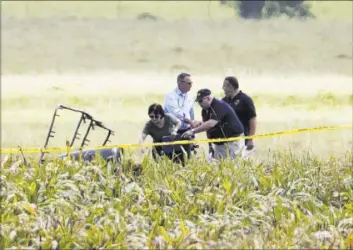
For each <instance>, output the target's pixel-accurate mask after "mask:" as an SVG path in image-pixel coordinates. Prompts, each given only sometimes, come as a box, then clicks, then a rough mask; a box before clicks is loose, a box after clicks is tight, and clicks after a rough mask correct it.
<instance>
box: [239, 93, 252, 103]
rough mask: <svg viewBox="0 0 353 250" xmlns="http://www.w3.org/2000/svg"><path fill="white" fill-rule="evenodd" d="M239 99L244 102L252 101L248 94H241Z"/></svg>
mask: <svg viewBox="0 0 353 250" xmlns="http://www.w3.org/2000/svg"><path fill="white" fill-rule="evenodd" d="M240 98H241V99H243V100H245V101H252V98H251V97H250V95H248V94H246V93H244V92H241V95H240Z"/></svg>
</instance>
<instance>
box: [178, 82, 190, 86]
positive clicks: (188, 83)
mask: <svg viewBox="0 0 353 250" xmlns="http://www.w3.org/2000/svg"><path fill="white" fill-rule="evenodd" d="M181 82H183V83H186V84H187V85H189V86H191V84H192V82H186V81H181Z"/></svg>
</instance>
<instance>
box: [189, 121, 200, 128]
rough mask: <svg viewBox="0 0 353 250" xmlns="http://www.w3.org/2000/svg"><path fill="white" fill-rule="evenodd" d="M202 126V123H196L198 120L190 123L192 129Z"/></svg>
mask: <svg viewBox="0 0 353 250" xmlns="http://www.w3.org/2000/svg"><path fill="white" fill-rule="evenodd" d="M201 124H202V122H200V121H196V120H192V121H190V126H191V128H197V127H198V126H200V125H201Z"/></svg>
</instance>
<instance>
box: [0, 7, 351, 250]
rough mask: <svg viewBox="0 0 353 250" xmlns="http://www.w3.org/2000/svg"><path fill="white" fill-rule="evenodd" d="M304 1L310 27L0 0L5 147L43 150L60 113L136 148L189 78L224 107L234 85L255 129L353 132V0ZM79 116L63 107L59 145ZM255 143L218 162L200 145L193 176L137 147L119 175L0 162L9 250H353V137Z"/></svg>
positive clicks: (208, 10) (228, 11)
mask: <svg viewBox="0 0 353 250" xmlns="http://www.w3.org/2000/svg"><path fill="white" fill-rule="evenodd" d="M310 4H311V5H312V12H313V14H314V15H315V16H316V18H315V19H310V20H296V19H292V20H290V19H288V18H285V17H281V18H276V19H269V20H261V21H255V20H246V21H245V20H241V19H240V18H239V17H237V16H236V14H235V11H234V10H233V9H232V8H229V7H225V6H221V5H219V3H218V2H216V1H204V2H202V1H156V2H153V1H140V2H132V1H119V2H113V1H109V2H100V1H96V2H93V1H92V2H89V1H86V2H84V1H77V2H76V1H70V2H69V1H65V2H60V1H57V2H54V1H50V2H49V1H48V2H45V1H33V2H31V1H23V2H18V1H16V2H10V1H9V2H6V1H2V2H1V14H2V21H1V35H2V42H1V52H2V53H1V59H2V63H1V71H2V72H1V73H2V75H1V147H4V148H7V147H17V146H18V145H21V146H22V147H42V146H43V145H44V142H45V136H46V134H47V132H48V129H49V125H50V120H51V118H52V115H53V112H54V109H55V107H56V105H57V104H65V105H68V106H71V107H76V108H80V109H83V110H85V111H87V112H89V113H90V114H92V115H93V116H94V117H95V118H96V119H98V120H100V121H102V122H103V123H104V124H106V125H107V126H108V127H111V128H113V130H114V131H115V136H114V137H112V144H120V143H137V141H138V138H139V134H140V132H141V131H142V128H143V126H144V124H145V123H146V122H147V121H148V115H147V108H148V106H149V105H150V104H151V103H153V102H158V103H162V102H163V98H164V95H165V94H166V93H167V92H168V91H170V90H172V89H173V88H175V87H176V75H177V74H178V73H179V72H181V71H187V72H189V73H191V75H192V78H193V81H194V85H193V87H192V89H191V92H192V94H195V93H196V91H197V90H198V89H200V88H204V87H207V88H210V89H211V90H212V92H213V93H214V95H215V96H216V97H219V98H220V97H222V94H223V93H222V88H221V87H222V82H223V79H224V77H225V76H228V75H235V76H237V78H238V79H239V82H240V86H241V89H242V90H243V91H244V92H246V93H248V94H249V95H250V96H251V97H253V99H254V101H255V104H256V108H257V113H258V125H257V133H258V134H262V133H271V132H277V131H284V130H291V129H297V128H307V127H317V126H335V125H351V124H353V119H352V105H353V87H352V68H353V65H352V55H353V53H352V45H353V41H352V37H353V34H352V30H353V27H352V7H353V6H352V2H349V1H331V2H330V1H325V2H324V1H323V2H320V1H313V2H310ZM142 13H149V14H150V15H151V16H153V17H154V18H152V19H139V18H138V17H139V16H141V14H142ZM200 113H201V110H200V108H199V107H198V106H197V105H196V117H197V119H198V120H199V119H201V114H200ZM78 118H79V117H78V116H77V115H75V114H70V113H69V112H66V111H62V112H61V113H60V117H59V118H58V120H57V123H56V126H55V131H56V135H55V137H54V138H53V140H52V141H51V143H50V145H49V146H50V147H64V146H65V141H66V140H67V139H71V136H72V134H73V132H74V129H75V126H76V122H77V121H78ZM197 137H198V138H200V139H204V138H205V135H204V134H200V135H198V136H197ZM89 139H91V145H92V146H93V145H98V144H99V143H101V142H102V140H103V139H102V133H100V132H99V131H93V133H92V134H91V135H90V138H89ZM147 142H151V140H150V138H148V140H147ZM255 144H256V151H255V152H254V153H253V154H252V155H251V157H250V159H249V160H242V159H238V160H236V161H235V162H231V161H228V160H226V161H224V162H221V163H218V164H210V163H207V162H206V160H205V159H204V157H203V155H204V154H203V151H204V149H207V145H204V144H202V145H200V146H201V148H200V149H199V151H198V154H197V156H196V157H195V158H193V159H192V160H191V161H190V162H188V164H187V165H186V166H185V168H183V167H181V166H178V165H175V164H171V163H170V162H168V161H162V162H161V163H159V164H156V163H155V162H154V161H152V160H151V159H150V158H149V157H148V156H144V155H142V154H141V153H140V149H139V148H135V149H131V150H129V152H128V154H127V155H126V156H125V158H124V163H123V165H122V166H121V167H119V168H118V167H117V166H114V165H106V164H105V163H103V162H100V161H97V162H93V163H92V164H81V163H77V164H75V163H72V162H60V161H54V162H52V163H47V164H45V165H43V166H39V165H38V164H37V163H36V162H37V159H38V155H37V154H29V155H26V157H27V159H28V160H29V161H30V163H31V164H30V166H25V165H24V164H23V162H22V159H21V157H20V156H8V155H1V162H2V165H1V203H2V206H1V213H0V214H1V221H0V226H1V229H2V230H1V232H0V235H1V239H0V242H1V243H0V244H1V248H40V247H41V248H42V249H49V248H52V249H66V248H75V249H76V248H77V249H79V248H84V249H86V248H87V249H98V248H103V249H118V248H133V249H136V248H144V249H146V248H154V249H155V248H159V249H160V248H163V249H164V248H171V249H172V248H188V249H189V248H202V249H214V248H217V249H220V248H222V249H224V248H240V249H244V248H276V249H279V248H282V249H283V248H284V249H287V248H314V249H315V248H316V249H317V248H321V249H327V248H330V249H333V248H341V249H347V248H348V249H352V248H353V213H352V211H353V178H352V176H353V168H352V162H353V156H352V146H353V144H352V130H351V129H343V130H332V131H318V132H307V133H300V134H292V135H283V136H278V137H271V138H263V139H255Z"/></svg>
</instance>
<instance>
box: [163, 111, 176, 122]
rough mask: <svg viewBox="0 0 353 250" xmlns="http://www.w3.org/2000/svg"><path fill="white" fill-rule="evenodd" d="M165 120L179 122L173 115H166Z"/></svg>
mask: <svg viewBox="0 0 353 250" xmlns="http://www.w3.org/2000/svg"><path fill="white" fill-rule="evenodd" d="M164 119H166V120H167V121H173V122H175V121H177V120H178V119H177V118H176V117H175V116H174V115H173V114H172V113H164Z"/></svg>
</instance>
